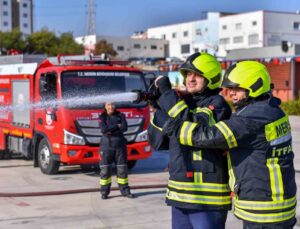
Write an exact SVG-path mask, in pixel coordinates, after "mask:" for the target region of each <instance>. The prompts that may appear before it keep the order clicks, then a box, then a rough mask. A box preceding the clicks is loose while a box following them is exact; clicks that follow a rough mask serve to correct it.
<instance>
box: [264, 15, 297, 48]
mask: <svg viewBox="0 0 300 229" xmlns="http://www.w3.org/2000/svg"><path fill="white" fill-rule="evenodd" d="M294 22H299V25H300V15H299V14H293V13H278V12H270V11H266V12H265V13H264V46H275V45H281V41H282V40H286V41H290V42H292V43H295V44H300V27H299V29H294Z"/></svg>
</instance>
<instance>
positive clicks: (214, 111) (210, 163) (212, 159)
mask: <svg viewBox="0 0 300 229" xmlns="http://www.w3.org/2000/svg"><path fill="white" fill-rule="evenodd" d="M218 92H219V91H210V92H207V93H204V94H202V95H198V96H191V95H186V96H184V97H179V96H178V95H177V94H176V93H175V91H173V90H171V91H168V92H166V93H164V94H163V95H162V96H161V98H160V99H159V101H158V103H159V106H160V107H161V108H162V110H157V111H156V113H155V115H154V118H153V120H152V121H151V124H150V126H149V129H148V131H149V135H150V139H151V141H150V143H151V145H152V146H154V147H155V148H156V149H160V146H162V145H164V149H165V144H164V143H165V142H166V137H165V136H163V135H162V126H163V124H164V123H165V121H166V120H167V119H168V118H169V117H181V118H183V119H184V120H190V121H195V122H202V121H203V122H206V121H207V122H208V123H209V125H213V124H214V123H215V122H216V121H219V120H223V119H226V118H229V116H230V114H231V110H230V108H229V106H228V104H227V103H226V102H225V100H224V99H223V97H222V96H220V95H219V94H218ZM209 107H210V108H209ZM168 142H169V146H168V147H169V153H170V162H169V173H170V178H169V183H168V188H167V194H166V202H167V204H168V205H172V206H175V207H180V208H188V209H199V210H230V209H231V198H230V189H229V186H228V168H227V158H226V156H224V155H223V154H222V152H223V151H222V152H219V151H220V150H207V149H200V148H194V147H186V146H180V144H179V142H178V140H177V139H176V138H175V137H171V138H169V139H168Z"/></svg>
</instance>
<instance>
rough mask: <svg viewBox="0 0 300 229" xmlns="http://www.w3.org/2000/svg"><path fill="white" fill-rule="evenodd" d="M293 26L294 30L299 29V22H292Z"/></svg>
mask: <svg viewBox="0 0 300 229" xmlns="http://www.w3.org/2000/svg"><path fill="white" fill-rule="evenodd" d="M293 26H294V30H300V22H296V21H295V22H294V23H293Z"/></svg>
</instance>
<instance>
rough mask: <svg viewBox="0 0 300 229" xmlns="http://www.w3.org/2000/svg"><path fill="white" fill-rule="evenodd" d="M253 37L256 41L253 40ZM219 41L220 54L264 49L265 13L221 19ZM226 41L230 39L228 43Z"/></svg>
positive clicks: (236, 15)
mask: <svg viewBox="0 0 300 229" xmlns="http://www.w3.org/2000/svg"><path fill="white" fill-rule="evenodd" d="M251 37H255V39H252V40H251ZM241 38H242V41H241ZM219 39H220V40H219V52H220V53H221V52H224V51H225V50H232V49H241V48H254V47H263V11H256V12H250V13H244V14H235V15H229V16H223V17H221V18H220V23H219ZM225 39H229V40H228V43H224V42H225ZM239 41H241V42H239ZM251 41H253V42H251Z"/></svg>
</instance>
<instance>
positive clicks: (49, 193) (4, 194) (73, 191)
mask: <svg viewBox="0 0 300 229" xmlns="http://www.w3.org/2000/svg"><path fill="white" fill-rule="evenodd" d="M166 187H167V185H166V184H153V185H136V186H130V189H132V190H136V189H159V188H166ZM117 190H119V188H117V187H112V188H111V191H117ZM86 192H100V189H99V188H84V189H69V190H60V191H45V192H15V193H14V192H1V193H0V197H35V196H54V195H67V194H78V193H86Z"/></svg>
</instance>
